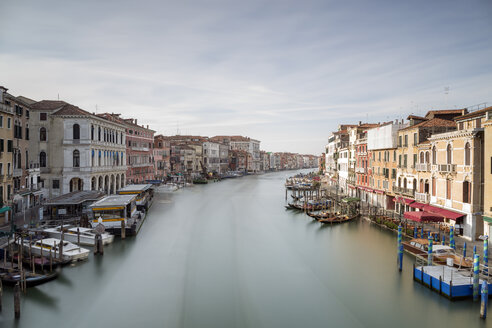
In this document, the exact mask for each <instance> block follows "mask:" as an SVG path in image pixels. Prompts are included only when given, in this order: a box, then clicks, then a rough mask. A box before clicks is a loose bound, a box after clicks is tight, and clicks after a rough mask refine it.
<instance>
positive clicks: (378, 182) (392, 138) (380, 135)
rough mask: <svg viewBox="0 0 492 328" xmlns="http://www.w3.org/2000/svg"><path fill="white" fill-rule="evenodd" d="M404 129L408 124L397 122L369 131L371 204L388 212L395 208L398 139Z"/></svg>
mask: <svg viewBox="0 0 492 328" xmlns="http://www.w3.org/2000/svg"><path fill="white" fill-rule="evenodd" d="M404 127H406V124H404V123H403V121H402V122H399V121H398V120H396V121H395V122H387V123H383V124H381V125H380V126H376V127H374V128H372V129H369V130H367V151H368V152H370V153H371V156H370V167H371V172H372V175H371V176H370V177H369V185H370V188H371V189H372V190H371V192H370V194H369V197H370V202H371V204H373V205H377V206H379V207H382V208H384V209H386V210H394V208H395V197H394V196H395V194H394V193H393V184H394V181H395V179H396V170H397V164H396V149H397V139H398V130H400V129H402V128H404Z"/></svg>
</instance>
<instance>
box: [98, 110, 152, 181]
mask: <svg viewBox="0 0 492 328" xmlns="http://www.w3.org/2000/svg"><path fill="white" fill-rule="evenodd" d="M98 116H99V117H102V118H104V119H106V120H108V121H110V122H115V123H118V124H121V125H123V126H125V135H126V158H127V160H126V166H127V171H126V183H127V184H138V183H144V182H145V181H147V180H154V179H155V175H154V161H153V158H152V157H153V156H154V151H153V149H152V148H153V146H154V133H155V131H154V130H151V129H149V126H148V125H147V126H143V125H138V120H137V119H133V118H128V119H124V118H121V117H120V116H121V115H120V114H113V113H112V114H109V113H103V114H98Z"/></svg>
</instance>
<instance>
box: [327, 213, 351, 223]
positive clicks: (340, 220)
mask: <svg viewBox="0 0 492 328" xmlns="http://www.w3.org/2000/svg"><path fill="white" fill-rule="evenodd" d="M353 219H354V217H353V216H348V215H339V216H334V217H331V218H326V219H319V220H318V221H319V222H321V223H325V224H333V223H344V222H348V221H351V220H353Z"/></svg>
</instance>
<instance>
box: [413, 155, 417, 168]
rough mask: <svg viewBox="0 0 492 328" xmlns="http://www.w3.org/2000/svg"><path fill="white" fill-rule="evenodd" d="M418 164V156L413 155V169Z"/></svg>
mask: <svg viewBox="0 0 492 328" xmlns="http://www.w3.org/2000/svg"><path fill="white" fill-rule="evenodd" d="M415 164H417V154H413V167H415Z"/></svg>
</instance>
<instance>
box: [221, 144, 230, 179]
mask: <svg viewBox="0 0 492 328" xmlns="http://www.w3.org/2000/svg"><path fill="white" fill-rule="evenodd" d="M219 159H220V173H221V174H223V173H226V172H227V171H229V147H228V146H227V145H224V144H221V143H219Z"/></svg>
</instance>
